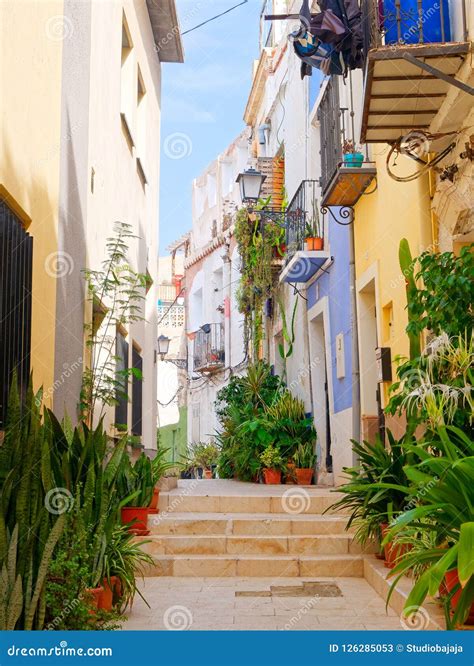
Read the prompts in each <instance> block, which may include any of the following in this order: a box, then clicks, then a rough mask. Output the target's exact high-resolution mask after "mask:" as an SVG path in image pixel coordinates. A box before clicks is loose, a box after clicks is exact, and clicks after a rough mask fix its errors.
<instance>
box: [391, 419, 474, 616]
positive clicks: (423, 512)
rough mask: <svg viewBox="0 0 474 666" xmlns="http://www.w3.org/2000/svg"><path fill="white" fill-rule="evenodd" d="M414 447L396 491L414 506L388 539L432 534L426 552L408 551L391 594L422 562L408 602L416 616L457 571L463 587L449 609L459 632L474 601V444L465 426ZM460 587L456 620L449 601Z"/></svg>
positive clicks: (450, 428)
mask: <svg viewBox="0 0 474 666" xmlns="http://www.w3.org/2000/svg"><path fill="white" fill-rule="evenodd" d="M408 448H409V450H410V452H411V454H412V456H413V460H412V462H411V463H410V464H408V465H406V466H405V468H404V470H405V473H406V476H407V479H408V482H407V483H406V484H404V485H398V484H395V485H394V486H393V490H394V491H395V492H401V493H406V494H407V495H409V496H410V497H411V502H412V505H413V508H411V509H409V510H408V511H404V512H403V513H401V514H400V515H399V516H398V517H396V519H395V520H394V522H393V523H392V524H391V529H390V531H389V533H388V534H387V536H386V540H390V539H394V538H395V539H396V538H397V537H399V536H403V534H404V533H405V532H406V530H407V529H411V530H413V529H415V530H418V531H420V532H424V533H425V534H427V535H429V536H428V538H427V539H426V548H421V547H419V548H418V549H417V550H416V551H415V552H412V553H411V552H409V553H407V554H406V555H405V556H404V557H403V558H402V559H401V560H400V561H399V562H398V564H397V565H396V566H395V568H394V569H393V570H392V572H391V575H392V576H395V577H396V578H395V581H394V583H393V584H392V588H391V592H390V593H393V591H394V590H395V588H396V586H397V584H398V582H399V580H400V578H401V577H402V576H403V575H404V574H406V573H407V572H410V571H412V570H413V569H414V568H415V567H417V566H419V564H420V563H422V565H423V568H422V573H421V575H420V576H419V577H418V578H417V580H416V583H415V585H414V587H413V589H412V590H411V592H410V594H409V596H408V599H407V601H406V604H405V610H406V612H407V613H408V614H411V613H413V612H416V610H417V609H418V608H419V607H420V606H421V605H422V604H423V602H424V600H425V599H426V597H427V595H428V594H429V595H431V596H433V595H435V594H436V593H437V592H439V590H440V587H441V584H442V582H443V580H444V577H445V575H446V573H447V572H449V571H451V570H453V569H457V571H458V576H459V580H460V586H459V585H458V586H457V588H455V589H454V590H453V592H452V593H451V594H449V595H448V598H447V603H446V605H445V616H446V625H447V628H448V629H453V628H455V627H456V626H457V625H458V624H462V622H463V621H464V620H465V618H466V617H467V615H468V613H469V609H470V607H471V604H472V603H473V602H474V558H473V556H472V555H473V544H474V441H473V439H472V437H469V436H468V435H466V434H465V433H464V432H462V430H460V429H459V428H455V427H453V426H448V427H440V428H438V429H437V431H436V432H435V433H433V434H431V435H428V436H427V437H426V438H425V439H423V440H422V441H421V442H420V441H419V442H418V443H412V444H410V445H409V447H408ZM389 487H391V486H387V488H389ZM420 488H422V489H423V492H421V491H420ZM458 589H460V590H461V597H460V600H459V602H458V605H457V608H456V610H455V612H454V614H453V616H452V617H451V614H450V610H449V602H450V598H451V597H452V594H454V593H455V592H456V591H457V590H458ZM389 598H390V597H389Z"/></svg>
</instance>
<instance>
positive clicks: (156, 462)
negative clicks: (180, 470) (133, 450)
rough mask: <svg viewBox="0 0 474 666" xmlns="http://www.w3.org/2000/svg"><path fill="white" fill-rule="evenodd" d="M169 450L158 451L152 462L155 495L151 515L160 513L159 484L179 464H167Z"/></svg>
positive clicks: (151, 503)
mask: <svg viewBox="0 0 474 666" xmlns="http://www.w3.org/2000/svg"><path fill="white" fill-rule="evenodd" d="M168 451H169V449H158V451H157V452H156V456H155V457H154V458H153V460H152V461H151V481H152V484H153V495H152V498H151V502H150V507H149V509H150V510H149V513H158V502H159V499H160V489H159V487H158V482H159V481H160V480H161V479H162V478H163V476H164V475H165V473H166V472H167V471H168V470H170V469H174V468H176V467H178V465H177V463H174V462H167V461H166V460H163V458H164V457H165V455H166V454H167V453H168Z"/></svg>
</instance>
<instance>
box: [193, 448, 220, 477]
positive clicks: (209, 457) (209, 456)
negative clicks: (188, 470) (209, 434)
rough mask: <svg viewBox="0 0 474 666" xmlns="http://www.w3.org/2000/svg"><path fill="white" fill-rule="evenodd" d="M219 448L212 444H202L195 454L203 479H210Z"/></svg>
mask: <svg viewBox="0 0 474 666" xmlns="http://www.w3.org/2000/svg"><path fill="white" fill-rule="evenodd" d="M218 458H219V448H218V447H217V446H216V445H215V444H214V443H213V442H210V443H209V444H202V445H201V446H200V447H199V448H198V449H197V453H196V454H195V461H196V463H197V464H198V465H199V466H201V467H202V469H203V470H204V478H205V479H212V468H213V466H215V465H216V464H217V460H218Z"/></svg>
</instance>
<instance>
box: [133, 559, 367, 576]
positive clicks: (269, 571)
mask: <svg viewBox="0 0 474 666" xmlns="http://www.w3.org/2000/svg"><path fill="white" fill-rule="evenodd" d="M154 560H155V564H154V566H150V567H149V568H148V570H147V571H146V573H145V575H146V576H147V577H153V576H183V577H209V576H213V577H232V576H239V577H247V576H248V577H254V576H255V577H281V576H285V577H293V576H294V577H300V576H301V577H303V576H305V577H306V576H307V577H318V576H330V577H359V578H360V577H362V576H363V573H364V561H363V556H362V555H317V556H315V555H313V556H310V555H300V556H296V555H279V556H276V555H270V556H269V555H206V556H202V555H172V556H169V555H156V556H155V557H154Z"/></svg>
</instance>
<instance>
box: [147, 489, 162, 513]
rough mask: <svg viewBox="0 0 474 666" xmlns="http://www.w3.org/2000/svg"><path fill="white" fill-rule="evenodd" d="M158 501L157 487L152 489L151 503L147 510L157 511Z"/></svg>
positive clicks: (158, 491) (158, 490) (158, 492)
mask: <svg viewBox="0 0 474 666" xmlns="http://www.w3.org/2000/svg"><path fill="white" fill-rule="evenodd" d="M159 499H160V489H159V488H158V486H155V487H154V488H153V495H152V498H151V502H150V507H149V508H150V509H158V502H159Z"/></svg>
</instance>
